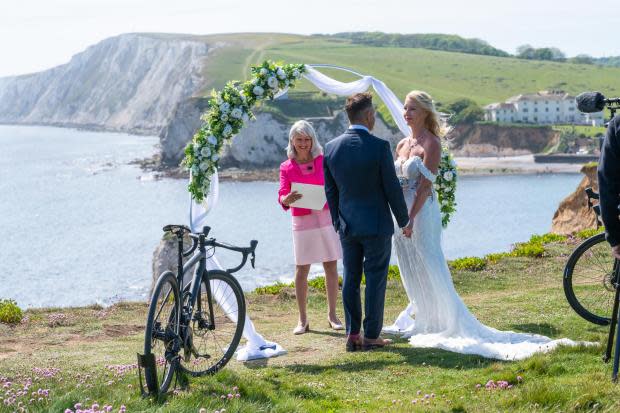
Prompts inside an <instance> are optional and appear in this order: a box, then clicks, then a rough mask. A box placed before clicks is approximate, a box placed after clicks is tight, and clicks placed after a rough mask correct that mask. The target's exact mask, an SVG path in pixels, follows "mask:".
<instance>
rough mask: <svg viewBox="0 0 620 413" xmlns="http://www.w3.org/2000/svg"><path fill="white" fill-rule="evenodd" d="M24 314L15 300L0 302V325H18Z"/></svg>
mask: <svg viewBox="0 0 620 413" xmlns="http://www.w3.org/2000/svg"><path fill="white" fill-rule="evenodd" d="M23 317H24V313H23V312H22V309H21V308H19V307H18V306H17V303H16V302H15V301H13V300H0V323H5V324H17V323H19V322H20V321H22V318H23Z"/></svg>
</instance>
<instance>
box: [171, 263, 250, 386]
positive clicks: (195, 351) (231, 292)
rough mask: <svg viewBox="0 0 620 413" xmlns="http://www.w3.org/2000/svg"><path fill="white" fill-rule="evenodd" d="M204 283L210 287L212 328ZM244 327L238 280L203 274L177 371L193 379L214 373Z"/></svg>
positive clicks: (220, 274)
mask: <svg viewBox="0 0 620 413" xmlns="http://www.w3.org/2000/svg"><path fill="white" fill-rule="evenodd" d="M207 277H208V278H207ZM207 279H208V280H210V281H209V282H210V285H211V294H212V296H211V298H212V300H211V303H212V306H213V320H214V324H213V325H211V323H210V319H211V317H210V314H211V313H210V310H209V297H208V294H207V288H206V283H207ZM244 325H245V298H244V295H243V290H242V289H241V286H240V285H239V282H238V281H237V279H236V278H235V277H233V276H232V275H231V274H229V273H227V272H225V271H217V270H216V271H209V272H208V274H206V273H205V274H203V277H202V282H201V288H200V295H199V297H198V298H197V300H196V305H195V311H194V314H193V316H192V320H191V322H190V326H189V328H188V341H186V343H185V345H184V354H183V357H182V358H181V360H180V368H181V369H182V370H183V371H185V372H187V373H188V374H190V375H192V376H202V375H205V374H213V373H216V372H217V371H218V370H220V369H221V368H222V367H224V366H225V365H226V363H228V361H229V360H230V359H231V357H232V356H233V354H234V353H235V351H236V350H237V346H238V345H239V341H240V340H241V335H242V333H243V327H244Z"/></svg>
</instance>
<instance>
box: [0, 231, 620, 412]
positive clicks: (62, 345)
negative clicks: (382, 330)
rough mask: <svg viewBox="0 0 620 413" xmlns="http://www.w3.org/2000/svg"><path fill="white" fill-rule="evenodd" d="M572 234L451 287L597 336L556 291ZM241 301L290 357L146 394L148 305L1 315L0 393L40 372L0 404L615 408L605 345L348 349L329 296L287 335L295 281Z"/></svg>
mask: <svg viewBox="0 0 620 413" xmlns="http://www.w3.org/2000/svg"><path fill="white" fill-rule="evenodd" d="M575 243H576V241H566V242H557V243H552V244H548V245H545V250H546V252H545V256H544V257H543V258H525V257H503V258H500V259H499V260H497V261H496V262H493V263H489V264H488V265H487V266H486V268H485V269H484V270H482V271H477V272H470V271H455V272H454V273H453V276H454V282H455V285H456V288H457V290H458V291H459V293H460V294H461V296H462V297H463V299H464V301H465V302H466V304H467V305H468V306H469V308H470V309H471V311H472V312H473V313H474V314H475V315H476V316H477V317H478V318H479V320H480V321H482V322H483V323H485V324H487V325H490V326H493V327H496V328H498V329H502V330H514V331H522V332H531V333H540V334H545V335H548V336H551V337H553V338H561V337H568V338H571V339H575V340H585V341H593V342H597V343H603V341H604V340H605V338H606V329H605V328H604V327H598V326H595V325H593V324H589V323H588V322H586V321H584V320H582V319H581V318H579V317H578V316H577V315H576V314H575V313H574V312H573V311H572V310H571V309H570V307H569V306H568V304H567V302H566V299H565V298H564V294H563V291H562V269H563V266H564V263H565V261H566V258H567V255H568V254H569V252H570V251H571V250H572V249H573V248H574V246H575ZM247 300H248V302H249V306H248V308H249V312H250V315H251V317H252V319H253V321H254V323H255V324H256V326H257V328H258V330H259V332H261V333H262V334H263V335H264V336H265V337H266V338H268V339H269V340H273V341H276V342H278V343H280V344H281V345H282V346H284V347H285V348H286V349H287V350H288V354H287V355H284V356H282V357H278V358H274V359H269V360H258V361H254V362H249V363H239V362H237V361H231V362H230V363H229V364H228V365H227V366H226V367H225V368H224V369H223V371H221V372H220V373H218V374H216V375H215V376H212V377H204V378H196V379H190V382H189V388H188V389H185V390H180V391H178V392H176V394H170V395H168V396H167V397H165V398H162V399H161V400H151V399H143V398H141V397H140V395H139V394H138V381H137V377H136V373H135V370H134V369H132V366H131V364H133V363H134V362H135V355H136V353H137V352H141V350H142V343H143V326H144V321H145V316H146V305H145V304H143V303H119V304H116V305H114V306H112V307H110V308H107V309H101V308H97V307H87V308H71V309H44V310H29V311H27V312H26V316H27V317H28V320H27V321H25V322H22V323H21V324H19V325H17V326H15V327H9V326H7V325H3V324H2V325H0V387H2V386H3V387H2V388H0V397H2V398H4V399H7V398H10V395H9V396H7V391H11V392H13V393H12V394H15V392H17V391H19V390H22V389H23V386H24V383H28V379H30V380H31V383H32V384H30V385H29V389H28V391H27V392H26V394H25V395H21V394H20V395H19V396H16V400H15V403H14V404H13V405H11V406H7V405H5V404H4V403H3V401H0V411H7V412H12V411H19V408H18V407H15V406H16V405H17V403H18V402H22V403H23V406H24V407H25V409H27V410H25V411H30V412H47V411H49V412H64V411H65V409H66V408H73V407H74V405H75V404H76V403H81V404H82V405H83V406H91V405H92V404H93V403H94V402H97V403H98V404H99V405H100V406H103V405H111V406H112V407H113V410H112V411H114V412H117V411H119V408H120V406H121V405H124V406H126V409H127V410H126V411H127V412H134V411H149V412H194V413H197V412H199V409H200V408H205V409H206V411H208V412H213V411H216V410H219V411H220V412H222V411H223V410H222V409H225V411H226V412H271V411H274V412H306V411H308V412H330V411H334V412H336V411H359V412H362V411H365V412H376V411H395V412H397V411H402V412H409V411H418V410H419V411H422V410H436V411H454V412H463V411H469V412H479V411H511V412H512V411H524V412H525V411H605V412H617V411H620V389H619V388H618V386H617V385H614V384H612V383H611V381H610V374H611V366H610V365H605V364H603V363H602V361H601V354H602V352H603V347H602V346H591V347H567V348H560V349H558V350H556V351H554V352H551V353H549V354H539V355H535V356H533V357H531V358H529V359H527V360H523V361H516V362H513V361H497V360H488V359H484V358H481V357H478V356H467V355H461V354H456V353H450V352H446V351H442V350H433V349H416V348H412V347H410V346H409V344H408V343H407V341H406V340H403V339H397V340H396V344H395V345H394V346H392V347H390V348H386V349H384V350H377V351H372V352H364V353H346V352H345V350H344V341H345V339H344V334H343V333H342V332H334V331H332V330H330V329H329V328H328V327H327V321H326V315H325V308H326V305H325V299H324V295H323V294H322V293H320V292H317V291H315V292H312V293H311V294H310V297H309V307H310V311H309V316H310V328H311V332H310V333H309V334H305V335H301V336H293V335H292V334H291V330H292V328H293V327H294V326H295V323H296V305H295V300H294V298H293V296H292V291H291V290H290V289H286V288H285V289H283V290H281V291H280V292H279V293H278V294H275V295H271V294H260V295H259V294H255V293H252V294H248V295H247ZM405 304H406V297H405V293H404V291H403V288H402V286H401V285H400V281H398V280H391V281H390V282H389V285H388V292H387V301H386V312H385V320H386V322H391V320H393V319H394V317H395V316H396V315H397V314H398V313H399V312H400V311H401V310H402V309H403V308H404V306H405ZM59 313H61V314H64V317H63V316H58V314H59ZM340 313H341V314H342V311H340ZM53 314H54V315H53ZM40 369H43V370H40ZM56 369H57V370H56ZM518 377H519V378H520V379H519V378H518ZM489 380H495V381H498V380H505V381H507V382H509V383H510V384H511V385H512V388H509V389H492V390H488V389H485V384H486V383H487V382H488V381H489ZM7 382H10V384H7ZM477 385H482V386H481V388H477ZM39 389H41V391H39ZM45 390H49V391H48V392H47V395H46V392H45ZM33 392H34V393H36V394H35V395H34V396H33V394H32V393H33ZM229 393H230V394H231V395H233V398H232V399H230V400H229V399H228V394H229ZM237 393H239V395H240V396H239V397H238V398H237V397H234V395H236V394H237ZM425 395H428V396H427V398H425ZM222 396H224V398H222ZM30 399H33V400H34V401H33V402H32V403H30V402H29V401H30ZM39 399H41V400H39Z"/></svg>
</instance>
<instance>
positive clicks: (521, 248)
mask: <svg viewBox="0 0 620 413" xmlns="http://www.w3.org/2000/svg"><path fill="white" fill-rule="evenodd" d="M544 253H545V248H544V247H543V246H542V244H540V243H537V242H522V243H518V244H515V247H514V249H513V250H512V255H513V256H515V257H531V258H540V257H542V256H543V255H544Z"/></svg>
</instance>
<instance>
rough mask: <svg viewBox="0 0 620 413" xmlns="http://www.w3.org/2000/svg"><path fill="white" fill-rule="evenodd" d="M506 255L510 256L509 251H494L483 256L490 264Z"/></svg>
mask: <svg viewBox="0 0 620 413" xmlns="http://www.w3.org/2000/svg"><path fill="white" fill-rule="evenodd" d="M506 257H510V253H508V252H495V253H492V254H487V255H485V256H484V258H485V259H486V260H487V262H490V263H491V264H495V263H497V262H498V261H499V260H501V259H502V258H506Z"/></svg>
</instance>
